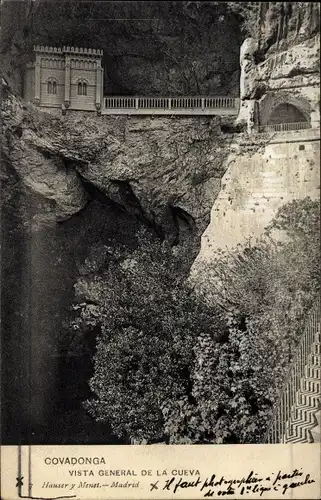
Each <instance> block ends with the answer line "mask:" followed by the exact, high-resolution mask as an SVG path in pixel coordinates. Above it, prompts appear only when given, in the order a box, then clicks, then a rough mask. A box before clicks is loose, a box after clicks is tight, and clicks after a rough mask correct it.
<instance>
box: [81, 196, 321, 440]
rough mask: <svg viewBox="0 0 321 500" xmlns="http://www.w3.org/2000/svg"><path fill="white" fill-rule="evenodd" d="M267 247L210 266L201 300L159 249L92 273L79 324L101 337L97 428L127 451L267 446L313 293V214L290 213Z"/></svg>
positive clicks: (94, 382)
mask: <svg viewBox="0 0 321 500" xmlns="http://www.w3.org/2000/svg"><path fill="white" fill-rule="evenodd" d="M275 230H278V231H280V230H281V231H284V232H285V233H286V235H287V238H286V239H283V240H282V241H277V240H275V239H274V236H273V234H274V233H273V232H274V231H275ZM266 236H267V237H266V238H265V239H262V240H261V241H258V242H257V243H256V245H255V246H250V245H248V246H247V247H246V248H244V249H243V250H236V251H232V252H229V253H228V254H227V255H226V254H225V255H224V254H222V255H221V256H220V258H218V259H217V260H216V261H215V263H213V265H211V266H208V265H207V274H206V286H205V295H203V296H202V294H198V295H196V293H195V292H194V291H193V290H192V289H191V288H190V286H188V285H187V284H186V279H185V274H184V273H183V272H182V262H181V261H180V260H179V258H178V257H176V256H175V255H174V253H173V251H172V249H171V248H169V247H167V246H166V244H160V243H158V242H156V241H154V242H151V241H148V240H143V241H142V242H141V245H140V246H139V247H138V248H137V249H136V250H135V251H134V252H132V253H131V254H127V255H124V254H123V253H122V252H120V253H119V254H117V255H114V256H113V258H112V259H109V260H108V265H103V266H102V267H101V268H100V270H98V269H97V266H96V267H95V266H92V265H91V264H90V265H89V264H88V269H89V268H90V272H88V274H85V275H83V276H82V277H81V278H80V279H79V281H78V283H77V286H76V291H77V295H78V296H79V297H80V298H81V299H82V300H83V303H82V305H81V306H80V305H78V306H77V307H78V311H79V312H80V314H79V316H78V317H77V318H76V320H75V323H74V325H75V326H76V327H78V328H79V329H80V330H81V329H83V328H85V329H86V328H87V329H88V328H95V327H99V330H100V333H99V334H98V336H97V350H96V353H95V356H94V374H93V377H92V379H91V380H90V387H91V390H92V391H93V394H94V399H92V400H90V401H87V402H86V407H87V409H88V411H89V412H90V413H91V414H92V415H94V416H95V418H96V419H97V420H99V421H108V422H109V423H110V424H111V425H112V428H113V431H114V432H115V433H116V434H117V435H119V436H121V437H125V438H126V439H127V440H128V442H130V441H134V442H148V443H150V442H155V441H166V442H169V443H255V442H261V441H262V440H263V437H264V433H265V431H266V428H267V425H268V423H269V419H270V417H271V410H272V406H273V403H274V402H275V400H276V397H277V391H278V390H279V389H280V388H281V385H282V382H283V380H284V377H285V374H286V370H287V369H288V366H289V363H290V361H291V359H292V356H293V352H294V349H295V346H296V345H297V342H298V339H299V337H300V335H301V334H302V332H303V329H304V322H305V320H306V317H307V314H308V312H309V311H310V309H311V307H312V306H313V304H314V301H315V298H316V294H317V293H318V289H319V281H318V280H319V270H320V269H319V267H320V266H319V243H320V241H319V203H318V202H315V201H312V200H310V199H305V200H302V201H294V202H292V203H290V204H287V205H285V206H284V207H282V208H281V209H280V210H279V212H278V214H277V215H276V217H275V219H274V220H273V221H272V223H271V224H270V226H269V227H268V228H267V235H266ZM103 261H104V259H101V262H103ZM211 276H212V277H214V278H215V280H216V281H215V280H214V281H213V280H212V279H210V278H211ZM218 282H219V286H217V285H215V283H218ZM203 292H204V288H203ZM208 298H210V299H211V300H208ZM89 302H90V303H89ZM218 304H219V306H220V307H218Z"/></svg>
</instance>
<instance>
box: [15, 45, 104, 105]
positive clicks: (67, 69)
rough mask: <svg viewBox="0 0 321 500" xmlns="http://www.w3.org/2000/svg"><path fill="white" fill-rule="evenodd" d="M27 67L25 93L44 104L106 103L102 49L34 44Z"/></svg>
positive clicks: (26, 95)
mask: <svg viewBox="0 0 321 500" xmlns="http://www.w3.org/2000/svg"><path fill="white" fill-rule="evenodd" d="M34 52H35V61H33V62H32V63H29V64H28V65H27V68H26V73H25V81H24V89H25V92H24V97H25V99H26V101H30V102H33V103H34V104H36V105H38V106H40V107H42V108H49V109H48V110H50V109H54V108H58V109H62V110H63V111H64V110H67V109H71V110H82V111H98V112H100V110H101V108H102V103H103V76H104V73H103V68H102V65H101V62H102V56H103V51H102V50H99V49H98V50H96V49H86V48H78V47H63V48H57V47H43V46H39V45H38V46H35V47H34Z"/></svg>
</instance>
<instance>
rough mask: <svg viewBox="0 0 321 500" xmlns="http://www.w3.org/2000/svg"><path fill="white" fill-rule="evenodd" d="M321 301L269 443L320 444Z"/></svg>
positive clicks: (277, 410) (274, 420)
mask: <svg viewBox="0 0 321 500" xmlns="http://www.w3.org/2000/svg"><path fill="white" fill-rule="evenodd" d="M320 428H321V343H320V300H318V302H317V304H316V306H315V308H314V310H313V311H312V313H311V315H310V317H309V319H308V322H307V326H306V329H305V331H304V334H303V335H302V338H301V340H300V343H299V346H298V348H297V352H296V354H295V356H294V359H293V362H292V364H291V366H290V368H289V372H288V376H287V377H286V381H285V384H284V387H283V388H282V391H281V392H280V395H279V398H278V401H277V404H276V407H275V410H274V413H273V417H272V422H271V425H270V427H269V429H268V432H267V436H266V440H265V442H267V443H293V444H294V443H320V442H321V441H320Z"/></svg>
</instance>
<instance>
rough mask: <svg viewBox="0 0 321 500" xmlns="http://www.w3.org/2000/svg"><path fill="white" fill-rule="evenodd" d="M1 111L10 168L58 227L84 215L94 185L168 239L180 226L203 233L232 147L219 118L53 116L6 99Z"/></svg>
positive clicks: (8, 97)
mask: <svg viewBox="0 0 321 500" xmlns="http://www.w3.org/2000/svg"><path fill="white" fill-rule="evenodd" d="M3 108H4V111H5V113H4V121H3V134H4V136H5V137H6V141H4V153H5V155H6V158H7V161H8V162H9V163H10V164H11V165H12V166H13V168H14V169H15V171H16V172H17V173H18V175H19V176H20V178H21V179H22V181H23V183H24V184H25V186H27V187H28V188H30V189H31V190H33V191H34V192H35V193H37V194H38V195H41V196H43V198H44V199H46V200H50V201H52V202H53V203H54V204H53V212H54V213H55V217H56V220H64V219H66V218H68V217H70V216H71V215H72V214H75V213H77V212H78V211H79V210H81V209H82V208H83V207H84V206H85V204H86V203H87V202H88V194H87V191H88V186H93V188H94V189H96V190H98V191H99V192H100V193H102V194H103V195H104V196H106V197H108V198H109V199H111V200H113V201H114V202H115V203H117V204H119V205H121V206H122V207H123V208H124V209H126V210H127V211H128V212H130V213H131V214H134V215H136V216H138V217H140V218H142V219H143V220H145V221H146V222H148V223H151V224H155V225H156V226H158V227H160V228H161V230H162V231H164V232H165V233H166V234H167V235H168V234H172V237H173V238H174V234H175V232H176V229H177V228H176V229H175V226H176V225H177V221H179V224H180V223H181V222H182V220H184V224H187V226H189V228H190V230H191V231H192V232H193V231H194V233H195V235H199V234H200V233H201V232H202V231H203V230H204V228H205V227H206V225H207V223H208V215H209V211H210V207H211V205H212V203H213V201H214V199H215V197H216V194H217V193H218V191H219V187H220V179H221V176H222V175H223V172H224V168H225V167H224V158H225V156H226V155H227V154H228V144H229V142H230V138H228V139H227V138H226V137H224V136H223V135H222V134H221V132H220V126H219V119H218V118H216V117H180V118H179V119H177V118H176V119H171V118H170V117H148V116H147V117H127V116H118V117H117V116H114V117H113V116H97V115H96V114H94V113H87V114H86V113H81V112H74V113H67V114H66V115H65V116H61V115H60V116H57V117H56V116H52V115H50V114H47V113H43V112H39V111H38V110H37V109H36V108H35V107H34V106H32V105H28V106H24V105H23V103H22V101H20V100H19V99H18V98H16V97H14V96H13V95H12V94H10V93H8V95H7V98H6V99H5V100H4V103H3ZM38 216H39V214H38Z"/></svg>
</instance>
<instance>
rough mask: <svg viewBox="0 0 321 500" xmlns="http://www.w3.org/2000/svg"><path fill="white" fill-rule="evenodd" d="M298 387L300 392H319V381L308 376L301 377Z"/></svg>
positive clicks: (320, 384)
mask: <svg viewBox="0 0 321 500" xmlns="http://www.w3.org/2000/svg"><path fill="white" fill-rule="evenodd" d="M300 389H301V391H302V392H310V393H313V394H321V381H320V380H315V379H310V378H302V379H301V380H300Z"/></svg>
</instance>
